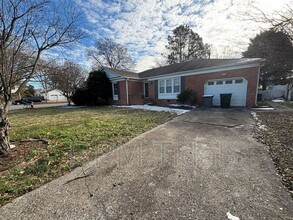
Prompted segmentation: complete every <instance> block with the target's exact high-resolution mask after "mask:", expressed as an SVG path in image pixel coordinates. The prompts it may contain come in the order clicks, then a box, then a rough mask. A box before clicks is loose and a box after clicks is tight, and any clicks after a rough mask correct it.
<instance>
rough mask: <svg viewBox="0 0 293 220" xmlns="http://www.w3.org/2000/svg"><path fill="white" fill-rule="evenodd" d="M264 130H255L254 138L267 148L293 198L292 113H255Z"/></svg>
mask: <svg viewBox="0 0 293 220" xmlns="http://www.w3.org/2000/svg"><path fill="white" fill-rule="evenodd" d="M257 115H258V118H259V120H260V121H261V124H263V125H265V126H266V129H264V130H257V131H256V133H255V137H256V138H257V139H258V141H260V142H261V143H263V144H265V145H267V146H268V150H269V153H270V155H271V157H272V159H273V161H274V163H275V165H276V167H277V170H278V173H279V175H280V177H281V179H282V181H283V183H284V185H285V186H286V188H287V189H288V190H289V192H290V193H291V196H292V198H293V113H292V112H259V113H257Z"/></svg>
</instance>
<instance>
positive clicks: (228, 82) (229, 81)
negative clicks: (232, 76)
mask: <svg viewBox="0 0 293 220" xmlns="http://www.w3.org/2000/svg"><path fill="white" fill-rule="evenodd" d="M232 82H233V81H232V80H226V82H225V83H226V84H232Z"/></svg>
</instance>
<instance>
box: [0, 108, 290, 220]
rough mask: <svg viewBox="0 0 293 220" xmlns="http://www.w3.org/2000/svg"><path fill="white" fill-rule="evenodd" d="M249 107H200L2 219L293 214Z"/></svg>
mask: <svg viewBox="0 0 293 220" xmlns="http://www.w3.org/2000/svg"><path fill="white" fill-rule="evenodd" d="M253 127H254V122H253V120H252V119H251V116H250V113H249V112H248V111H244V110H217V109H212V110H195V111H192V112H190V113H187V114H185V115H182V116H180V117H178V118H176V119H174V120H173V121H171V122H169V123H166V124H164V125H161V126H158V127H157V128H155V129H153V130H151V131H149V132H147V133H145V134H143V135H140V136H138V137H137V138H134V139H133V140H132V141H130V142H129V143H127V144H125V145H123V146H121V147H120V148H118V149H116V150H113V151H112V152H110V153H108V154H106V155H104V156H102V157H100V158H98V159H96V160H95V161H92V162H90V163H88V164H86V165H85V166H84V167H81V168H77V169H76V170H74V171H73V172H71V173H70V174H68V175H65V176H63V177H61V178H59V179H57V180H54V181H52V182H51V183H49V184H47V185H45V186H43V187H41V188H39V189H37V190H35V191H33V192H30V193H28V194H26V195H24V196H22V197H20V198H18V199H16V200H14V201H13V202H12V203H10V204H7V205H6V206H4V207H2V208H1V209H0V213H1V215H0V218H2V219H199V220H202V219H228V218H227V216H226V213H227V212H230V213H231V214H232V215H234V216H237V217H239V218H240V219H245V220H248V219H257V220H260V219H292V217H293V211H292V210H293V202H292V200H291V198H290V196H289V193H288V192H286V190H285V188H284V187H283V185H282V183H281V180H280V178H279V177H278V176H277V174H276V169H275V167H274V165H273V162H272V161H271V158H270V156H269V155H268V152H267V150H266V149H265V147H264V146H263V145H261V144H259V143H257V142H256V141H255V140H254V139H253V137H252V131H253Z"/></svg>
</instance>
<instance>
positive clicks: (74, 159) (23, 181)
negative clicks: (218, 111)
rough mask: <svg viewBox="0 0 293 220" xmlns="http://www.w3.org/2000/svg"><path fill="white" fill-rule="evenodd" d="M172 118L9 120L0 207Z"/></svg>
mask: <svg viewBox="0 0 293 220" xmlns="http://www.w3.org/2000/svg"><path fill="white" fill-rule="evenodd" d="M173 117H175V115H174V114H171V113H166V112H151V111H143V110H134V109H123V108H112V107H92V108H75V109H70V108H60V107H59V108H44V109H26V110H20V111H14V112H11V114H10V123H11V131H10V134H11V141H12V142H13V144H15V145H16V148H14V149H13V150H12V151H11V154H10V157H8V158H0V193H1V194H0V205H4V204H6V203H7V202H9V201H11V200H12V199H14V198H16V197H18V196H20V195H23V194H24V193H26V192H29V191H31V190H33V189H35V188H37V187H39V186H41V185H43V184H45V183H47V182H49V181H51V180H53V179H55V178H57V177H59V176H61V175H63V174H65V173H67V172H69V171H70V170H72V169H74V168H76V167H78V166H81V165H82V164H84V163H85V162H87V161H89V160H92V159H93V158H95V157H98V156H100V155H102V154H104V153H107V152H109V151H110V150H112V149H114V148H116V147H117V146H120V145H121V144H123V143H126V142H127V141H129V140H130V139H131V138H133V137H135V136H137V135H139V134H141V133H143V132H145V131H147V130H150V129H152V128H154V127H156V126H157V125H159V124H162V123H165V122H167V121H169V120H170V119H172V118H173Z"/></svg>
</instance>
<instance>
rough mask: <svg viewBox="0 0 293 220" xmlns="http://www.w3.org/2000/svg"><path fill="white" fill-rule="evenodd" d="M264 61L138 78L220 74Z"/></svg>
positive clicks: (150, 78)
mask: <svg viewBox="0 0 293 220" xmlns="http://www.w3.org/2000/svg"><path fill="white" fill-rule="evenodd" d="M264 61H265V59H259V60H254V61H253V62H248V63H241V64H239V63H238V64H231V65H223V66H215V67H208V68H202V69H196V70H186V71H178V72H173V73H168V74H162V75H157V76H147V77H140V79H142V80H156V79H161V78H169V77H172V76H175V75H176V76H189V75H199V74H205V73H213V72H220V71H228V70H235V69H245V68H250V67H256V66H263V65H264Z"/></svg>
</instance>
